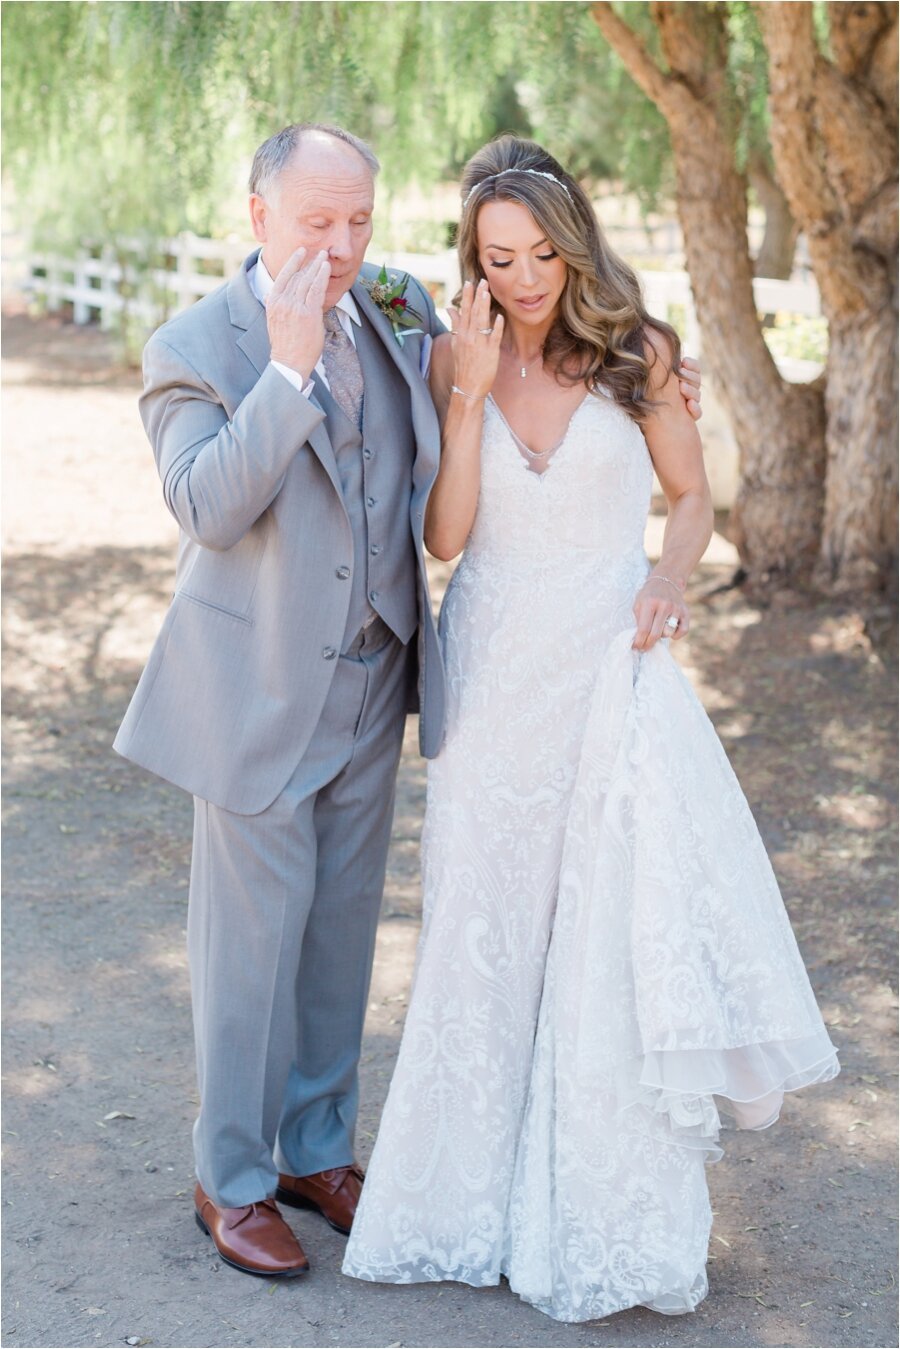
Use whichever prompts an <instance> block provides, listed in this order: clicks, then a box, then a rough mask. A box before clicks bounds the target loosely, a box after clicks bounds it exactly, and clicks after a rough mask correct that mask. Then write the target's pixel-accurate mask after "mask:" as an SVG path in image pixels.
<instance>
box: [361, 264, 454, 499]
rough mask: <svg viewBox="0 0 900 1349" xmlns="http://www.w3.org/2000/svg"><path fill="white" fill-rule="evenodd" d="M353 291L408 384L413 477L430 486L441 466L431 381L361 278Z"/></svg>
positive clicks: (438, 430)
mask: <svg viewBox="0 0 900 1349" xmlns="http://www.w3.org/2000/svg"><path fill="white" fill-rule="evenodd" d="M350 293H351V295H352V296H353V298H354V300H355V301H356V303H357V304H358V305H359V308H360V310H361V311H362V312H363V313H364V314H365V315H366V317H367V318H368V320H369V322H370V324H371V325H372V329H373V331H374V332H375V333H376V334H377V335H378V337H379V338H380V339H381V342H382V343H383V344H384V346H385V347H386V349H387V351H388V352H389V354H390V357H391V360H392V361H393V362H394V364H395V365H396V366H397V369H398V370H399V371H400V373H401V374H402V376H403V378H404V379H405V380H406V383H407V384H408V386H409V395H410V411H411V413H412V423H413V430H414V432H415V437H416V461H415V465H414V467H413V479H414V483H415V485H416V486H419V485H420V484H422V485H426V484H427V486H428V487H430V486H431V482H432V481H433V480H434V477H435V475H436V473H437V469H438V459H439V456H440V444H441V438H440V428H439V426H438V420H437V413H436V412H435V410H434V404H433V403H432V401H431V394H430V393H429V391H428V385H427V384H426V383H425V380H424V379H423V378H422V376H421V374H420V373H419V366H418V360H417V357H416V356H414V354H413V347H411V346H409V345H408V344H407V343H403V344H402V345H401V343H400V342H398V341H397V338H396V336H395V334H394V331H393V329H392V327H391V324H390V322H389V320H388V318H387V317H386V316H385V315H384V314H383V313H382V312H381V310H380V309H379V308H378V306H377V305H376V304H375V303H374V302H373V300H372V297H371V295H370V294H369V292H368V291H367V290H366V288H365V286H364V285H363V284H362V283H361V282H360V281H356V282H355V283H354V284H353V285H352V286H351V288H350Z"/></svg>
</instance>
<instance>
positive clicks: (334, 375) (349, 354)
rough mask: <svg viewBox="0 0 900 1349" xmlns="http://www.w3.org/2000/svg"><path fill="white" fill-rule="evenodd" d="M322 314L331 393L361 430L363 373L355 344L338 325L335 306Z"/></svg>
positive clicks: (327, 372) (324, 356) (323, 357)
mask: <svg viewBox="0 0 900 1349" xmlns="http://www.w3.org/2000/svg"><path fill="white" fill-rule="evenodd" d="M322 318H323V320H324V323H325V349H324V351H323V352H322V362H323V364H324V366H325V374H326V375H327V377H328V386H329V388H330V389H331V396H332V398H333V399H334V401H335V402H336V403H337V405H338V407H339V408H340V409H341V411H342V412H344V413H345V414H346V415H347V416H348V417H349V418H350V420H351V422H353V425H354V426H356V427H358V428H359V429H360V430H362V408H363V373H362V367H361V366H360V364H359V357H358V356H357V354H356V347H355V346H354V345H353V343H352V342H351V340H350V338H349V337H348V336H347V334H346V333H345V332H344V330H343V328H342V327H341V320H340V318H339V317H338V311H337V310H336V309H327V310H326V311H325V313H324V314H323V316H322Z"/></svg>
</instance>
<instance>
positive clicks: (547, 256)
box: [491, 252, 559, 267]
mask: <svg viewBox="0 0 900 1349" xmlns="http://www.w3.org/2000/svg"><path fill="white" fill-rule="evenodd" d="M535 257H536V259H537V261H538V262H550V261H552V259H553V258H558V257H559V254H558V253H557V252H553V253H535ZM491 266H492V267H511V266H512V263H511V262H492V263H491Z"/></svg>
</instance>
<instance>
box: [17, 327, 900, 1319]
mask: <svg viewBox="0 0 900 1349" xmlns="http://www.w3.org/2000/svg"><path fill="white" fill-rule="evenodd" d="M4 354H5V395H4V401H3V430H4V449H5V479H6V483H5V486H6V492H5V499H6V512H5V516H6V520H5V528H6V595H5V598H6V606H5V608H6V658H5V683H6V698H5V749H6V770H5V789H6V790H5V809H6V828H5V839H4V842H5V854H6V857H5V904H4V906H3V922H4V952H5V960H4V975H5V992H6V998H5V1014H6V1015H5V1021H6V1029H5V1037H6V1038H5V1054H4V1080H5V1110H4V1115H3V1137H4V1143H5V1145H6V1146H5V1156H6V1161H5V1180H4V1187H3V1209H2V1212H3V1218H4V1224H3V1236H4V1244H5V1259H4V1270H3V1273H4V1281H5V1296H4V1301H3V1322H4V1343H5V1344H7V1345H10V1346H13V1345H29V1346H56V1345H122V1344H123V1343H124V1344H132V1345H134V1344H142V1345H158V1346H164V1345H168V1346H194V1345H197V1346H200V1345H213V1346H226V1345H227V1346H231V1345H236V1346H238V1345H240V1346H257V1345H259V1346H295V1345H296V1346H300V1345H303V1346H306V1345H309V1346H314V1345H315V1346H318V1345H323V1346H324V1345H339V1346H350V1345H354V1346H359V1345H380V1346H400V1345H404V1346H416V1345H422V1346H425V1345H429V1346H431V1345H444V1346H456V1345H471V1346H487V1345H492V1346H493V1345H505V1346H527V1345H532V1346H555V1345H572V1346H582V1345H584V1346H588V1345H611V1346H618V1345H623V1346H624V1345H635V1346H639V1345H642V1346H668V1345H671V1346H689V1345H696V1346H701V1345H702V1346H706V1345H710V1346H712V1345H723V1346H725V1345H728V1346H730V1345H759V1346H771V1345H792V1346H793V1345H803V1346H831V1345H848V1346H861V1345H879V1346H886V1345H894V1344H896V1343H897V1326H896V1319H895V1308H896V1292H895V1280H894V1270H895V1268H896V1216H895V1215H896V1212H897V1208H896V1202H895V1180H894V1161H895V1146H896V1145H895V1122H896V1087H897V1074H896V1071H895V1070H896V1055H895V1047H894V1028H895V1006H896V1004H895V995H894V988H895V983H894V954H895V949H896V946H895V935H894V896H895V890H896V882H895V874H894V855H895V854H894V821H895V793H894V781H895V780H894V769H893V754H894V746H895V740H896V736H895V729H894V725H893V705H894V690H895V679H896V674H895V670H894V669H893V668H892V666H891V658H890V655H889V654H887V655H886V654H885V653H886V652H887V653H889V652H890V645H889V627H890V622H891V617H892V611H891V610H887V609H885V610H882V611H874V612H869V613H866V614H863V613H861V612H858V611H857V610H856V609H855V608H853V607H852V605H848V604H845V605H834V604H826V603H822V602H820V601H816V600H814V599H809V598H795V599H791V600H783V601H781V602H779V603H778V604H777V605H772V606H769V607H764V606H763V605H762V604H761V603H760V602H758V601H757V602H754V601H752V600H750V599H748V598H747V597H745V596H744V595H742V594H741V593H740V592H739V591H735V590H726V591H721V592H720V593H715V592H716V588H717V587H718V586H721V585H722V584H723V583H725V582H726V581H727V579H728V577H729V573H730V570H731V569H730V568H729V567H728V566H727V565H725V564H723V563H721V562H716V561H715V558H716V557H717V556H723V554H722V553H721V552H720V553H719V554H715V553H714V554H713V555H712V559H713V560H711V561H708V562H707V563H705V564H704V565H703V566H701V568H700V569H699V571H698V575H697V577H696V578H695V583H694V586H693V597H694V600H695V607H694V624H695V626H694V630H693V633H692V635H691V637H690V638H689V639H688V640H687V641H685V643H683V644H682V646H681V650H680V659H681V660H682V662H683V664H684V665H685V667H686V668H687V669H688V671H689V673H690V676H691V678H692V679H693V681H694V683H695V685H696V687H697V688H698V690H699V692H700V693H701V696H702V697H703V700H704V702H705V705H706V707H707V709H708V710H709V712H710V715H711V716H712V718H713V720H714V721H715V723H716V726H717V728H718V731H719V734H720V735H721V737H722V739H723V741H724V743H725V745H726V748H727V750H728V753H729V755H730V757H731V759H732V762H733V763H734V765H735V768H736V770H737V772H738V774H739V775H740V778H741V781H742V783H743V786H744V789H745V791H746V793H747V795H748V797H749V799H750V802H751V804H752V806H753V808H754V810H755V812H756V815H757V819H758V821H759V823H760V826H761V828H762V831H763V834H764V837H765V839H766V842H767V845H768V847H769V850H770V853H771V856H772V859H773V862H774V865H775V868H776V871H777V873H778V876H779V878H780V881H781V883H782V886H783V891H784V895H785V899H786V902H787V905H788V908H789V910H790V913H791V917H792V919H793V922H794V927H795V930H796V932H797V936H798V938H799V941H800V944H801V946H802V948H803V952H804V955H805V957H806V960H807V963H808V967H809V971H810V975H811V978H812V981H813V984H814V986H815V988H816V991H817V994H818V996H819V999H820V1004H821V1007H822V1009H823V1012H824V1015H825V1019H826V1021H827V1022H828V1024H829V1026H830V1027H831V1029H832V1032H833V1038H834V1040H835V1042H836V1044H837V1045H838V1046H839V1048H840V1052H841V1061H842V1064H843V1072H842V1074H841V1076H840V1077H839V1078H838V1079H837V1081H836V1082H834V1083H832V1084H831V1085H829V1086H824V1087H819V1088H814V1089H811V1090H809V1091H807V1092H803V1093H800V1094H799V1095H798V1096H796V1097H792V1098H789V1099H788V1101H787V1103H786V1106H785V1109H784V1114H783V1118H782V1122H781V1123H780V1124H779V1125H778V1126H777V1127H776V1128H774V1129H773V1130H771V1131H770V1132H768V1133H764V1134H762V1135H752V1134H750V1135H740V1134H735V1135H732V1136H730V1137H729V1138H728V1139H727V1141H726V1151H725V1157H724V1159H723V1160H722V1161H721V1162H720V1163H719V1164H718V1165H717V1166H714V1167H712V1168H711V1169H710V1172H709V1180H710V1186H711V1190H712V1195H713V1207H714V1209H715V1212H716V1218H715V1227H714V1233H713V1239H712V1243H711V1251H710V1257H711V1261H710V1266H709V1272H710V1294H709V1298H708V1299H707V1301H706V1302H705V1303H704V1304H703V1305H702V1307H701V1308H700V1309H699V1311H698V1312H697V1313H696V1314H695V1315H694V1316H692V1317H688V1318H682V1319H666V1318H663V1317H660V1316H656V1315H654V1314H653V1313H651V1312H648V1311H630V1312H625V1313H622V1314H620V1315H618V1316H615V1317H613V1318H610V1319H609V1320H608V1321H603V1322H592V1323H589V1324H586V1325H581V1326H567V1325H561V1324H558V1323H556V1322H553V1321H551V1320H549V1319H548V1318H546V1317H544V1316H542V1315H541V1314H540V1313H538V1312H536V1311H534V1310H532V1309H531V1308H529V1307H527V1306H526V1305H524V1304H523V1303H521V1302H520V1301H519V1300H518V1299H517V1298H516V1297H515V1296H514V1295H513V1294H511V1293H510V1291H509V1289H508V1288H507V1287H506V1286H505V1285H504V1286H502V1287H500V1288H496V1289H486V1290H481V1291H473V1290H471V1289H468V1288H460V1287H457V1286H454V1285H450V1284H445V1285H438V1286H434V1287H427V1286H425V1287H423V1286H418V1287H413V1288H378V1287H373V1286H368V1285H362V1284H359V1283H356V1282H354V1281H352V1280H348V1279H345V1278H343V1277H342V1276H341V1274H340V1257H341V1245H342V1243H341V1239H340V1238H339V1237H338V1236H337V1235H336V1234H335V1233H333V1232H331V1230H330V1229H329V1228H328V1227H327V1226H326V1225H325V1224H324V1222H323V1221H322V1220H321V1219H319V1218H317V1217H316V1215H314V1214H305V1213H294V1212H289V1213H288V1217H289V1220H290V1222H291V1223H292V1225H293V1226H294V1227H295V1229H296V1231H297V1232H298V1234H299V1236H300V1238H301V1240H302V1241H303V1244H304V1246H305V1247H306V1249H307V1251H308V1252H309V1253H310V1255H311V1258H312V1261H313V1265H314V1268H313V1272H312V1273H311V1274H310V1275H309V1276H307V1277H306V1278H305V1279H302V1280H296V1281H292V1282H289V1283H283V1284H273V1283H270V1282H268V1281H265V1280H257V1279H251V1278H248V1277H246V1276H244V1275H241V1274H239V1273H236V1272H234V1271H232V1270H229V1269H228V1268H227V1267H225V1266H224V1265H222V1264H221V1263H220V1262H219V1261H218V1260H217V1259H215V1258H214V1256H213V1252H212V1247H211V1245H210V1243H209V1242H208V1241H207V1240H206V1239H205V1238H204V1237H202V1236H201V1235H200V1233H199V1232H198V1230H197V1228H196V1227H195V1225H194V1221H193V1213H192V1203H191V1190H192V1183H193V1182H192V1165H191V1151H190V1125H191V1120H192V1117H193V1115H194V1112H195V1109H196V1095H195V1085H194V1077H193V1061H192V1046H191V1032H190V1015H189V994H188V981H187V973H186V965H185V955H184V927H185V909H186V898H187V883H188V863H189V837H190V816H191V807H190V801H189V800H188V798H187V797H186V796H184V795H183V794H182V793H180V792H178V791H176V790H175V789H173V788H171V787H168V786H166V785H165V784H163V783H162V782H159V781H157V780H155V779H153V778H151V777H150V776H148V775H147V774H145V773H142V772H140V771H138V770H137V769H135V768H133V767H131V766H130V765H129V764H127V763H125V762H124V761H123V760H121V759H119V758H117V757H116V756H115V755H114V754H113V753H112V751H111V750H110V743H111V741H112V738H113V734H114V731H115V728H116V725H117V723H118V721H119V719H120V717H121V715H122V712H123V710H124V708H125V705H126V702H127V699H128V697H129V695H130V693H131V691H132V689H133V687H134V684H135V681H136V679H137V676H138V674H139V671H140V668H141V666H142V663H143V661H144V659H145V657H146V654H147V651H148V648H149V645H150V642H151V640H152V637H153V635H154V633H155V630H156V628H157V626H158V624H159V622H160V620H161V617H162V614H163V612H164V609H165V606H166V601H167V594H168V591H169V588H170V584H171V578H172V572H173V558H174V539H175V532H174V527H173V525H172V522H171V521H170V520H169V518H168V516H167V515H166V513H165V511H164V509H163V506H162V503H161V497H160V492H159V486H158V483H157V480H156V476H155V471H154V468H153V465H152V459H151V455H150V452H149V449H148V447H147V444H146V442H145V440H144V436H143V432H142V430H141V427H140V423H139V420H138V416H137V412H136V407H135V394H136V389H137V383H138V381H137V378H136V376H135V374H134V373H133V372H129V371H126V370H123V369H121V368H120V367H118V366H117V365H116V364H115V361H114V359H113V357H112V355H111V348H110V347H109V344H108V342H107V340H106V339H105V338H104V337H103V336H102V335H100V334H99V333H97V332H95V331H91V330H76V329H74V328H72V327H71V326H68V325H65V324H61V323H60V322H57V321H54V320H50V319H42V320H32V319H30V318H28V317H26V316H25V315H22V314H18V315H11V316H9V317H8V320H7V323H6V325H5V328H4ZM724 555H727V552H726V554H724ZM439 579H440V578H439ZM688 641H689V646H688ZM423 789H424V767H423V764H422V761H421V760H420V759H419V758H418V757H417V755H416V753H415V750H414V736H413V728H412V727H411V728H410V734H409V737H408V742H407V750H406V752H405V754H404V758H403V764H402V768H401V779H400V792H399V802H398V808H397V817H396V825H395V831H394V842H393V850H392V853H391V862H390V873H389V879H388V886H387V892H386V895H385V902H384V910H383V917H382V921H381V926H380V931H379V943H378V951H377V958H376V966H375V974H374V980H373V985H372V994H371V998H370V1006H369V1020H368V1025H367V1038H366V1045H365V1052H364V1057H363V1109H362V1117H361V1125H360V1140H359V1142H360V1154H361V1157H362V1159H363V1161H365V1159H366V1157H367V1156H368V1153H369V1151H370V1148H371V1144H372V1140H373V1137H374V1133H375V1129H376V1125H377V1121H378V1116H379V1111H380V1108H381V1105H382V1102H383V1100H384V1096H385V1092H386V1089H387V1084H388V1081H389V1077H390V1072H391V1066H392V1063H393V1060H394V1055H395V1052H396V1048H397V1043H398V1037H399V1035H400V1030H401V1026H402V1022H403V1015H404V1008H405V998H406V993H407V989H408V985H409V978H410V972H411V963H412V957H413V949H414V944H415V940H416V935H417V930H418V903H419V884H418V871H417V844H418V834H419V826H420V821H421V814H422V805H423Z"/></svg>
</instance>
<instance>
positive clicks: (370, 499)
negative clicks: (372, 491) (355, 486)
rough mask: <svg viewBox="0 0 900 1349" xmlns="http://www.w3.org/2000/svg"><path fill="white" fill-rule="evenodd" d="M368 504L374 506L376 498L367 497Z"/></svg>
mask: <svg viewBox="0 0 900 1349" xmlns="http://www.w3.org/2000/svg"><path fill="white" fill-rule="evenodd" d="M366 505H367V506H374V505H375V498H374V497H366Z"/></svg>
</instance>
